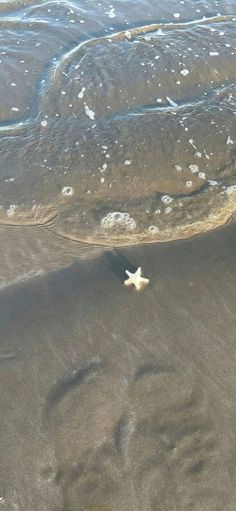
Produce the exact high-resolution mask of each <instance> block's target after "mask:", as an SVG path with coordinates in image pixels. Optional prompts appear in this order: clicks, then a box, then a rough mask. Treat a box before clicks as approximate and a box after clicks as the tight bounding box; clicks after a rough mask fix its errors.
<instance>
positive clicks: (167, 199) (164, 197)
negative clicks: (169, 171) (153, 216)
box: [161, 195, 173, 204]
mask: <svg viewBox="0 0 236 511" xmlns="http://www.w3.org/2000/svg"><path fill="white" fill-rule="evenodd" d="M172 200H173V199H172V197H170V196H169V195H162V197H161V202H163V204H170V203H171V202H172Z"/></svg>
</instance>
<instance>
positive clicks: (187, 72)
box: [180, 69, 189, 76]
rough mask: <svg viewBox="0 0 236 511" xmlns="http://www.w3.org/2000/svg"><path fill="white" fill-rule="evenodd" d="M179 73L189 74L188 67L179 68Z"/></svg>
mask: <svg viewBox="0 0 236 511" xmlns="http://www.w3.org/2000/svg"><path fill="white" fill-rule="evenodd" d="M180 74H181V75H183V76H187V75H188V74H189V70H188V69H181V71H180Z"/></svg>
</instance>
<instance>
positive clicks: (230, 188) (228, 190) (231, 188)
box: [226, 185, 236, 195]
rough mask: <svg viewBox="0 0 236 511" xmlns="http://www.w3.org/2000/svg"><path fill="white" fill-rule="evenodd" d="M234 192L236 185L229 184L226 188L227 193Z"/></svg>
mask: <svg viewBox="0 0 236 511" xmlns="http://www.w3.org/2000/svg"><path fill="white" fill-rule="evenodd" d="M233 192H236V185H232V186H228V188H226V193H228V194H229V195H230V194H231V193H233Z"/></svg>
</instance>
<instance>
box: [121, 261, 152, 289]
mask: <svg viewBox="0 0 236 511" xmlns="http://www.w3.org/2000/svg"><path fill="white" fill-rule="evenodd" d="M125 273H126V274H127V275H128V277H129V278H128V279H127V280H125V281H124V285H125V286H132V284H133V285H134V286H135V287H136V289H137V290H138V291H139V290H140V289H141V288H142V287H143V286H146V285H147V284H149V279H145V278H144V277H142V269H141V268H140V267H139V268H138V269H137V270H136V272H135V273H131V272H130V271H128V270H125Z"/></svg>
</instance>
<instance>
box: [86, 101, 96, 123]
mask: <svg viewBox="0 0 236 511" xmlns="http://www.w3.org/2000/svg"><path fill="white" fill-rule="evenodd" d="M84 109H85V113H86V115H87V116H88V117H89V118H90V119H91V120H92V121H93V120H94V119H95V112H94V111H93V110H91V108H89V107H88V105H84Z"/></svg>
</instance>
